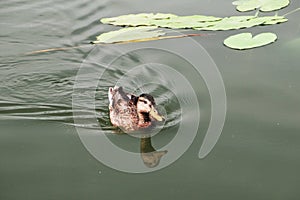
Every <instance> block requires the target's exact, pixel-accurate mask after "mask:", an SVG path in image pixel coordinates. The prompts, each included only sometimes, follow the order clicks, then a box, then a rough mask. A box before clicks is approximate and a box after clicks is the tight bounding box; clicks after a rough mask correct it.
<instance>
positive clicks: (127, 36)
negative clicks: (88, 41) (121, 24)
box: [93, 26, 164, 44]
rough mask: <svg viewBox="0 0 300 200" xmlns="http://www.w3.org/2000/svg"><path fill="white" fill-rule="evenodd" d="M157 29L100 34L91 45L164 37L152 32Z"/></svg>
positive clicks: (157, 31)
mask: <svg viewBox="0 0 300 200" xmlns="http://www.w3.org/2000/svg"><path fill="white" fill-rule="evenodd" d="M157 28H158V27H157V26H141V27H128V28H122V29H120V30H117V31H110V32H107V33H102V34H101V35H99V36H98V37H97V40H96V41H94V42H93V43H94V44H96V43H116V42H123V41H132V40H141V39H146V38H155V37H159V36H161V35H164V33H163V32H162V31H160V30H154V29H157Z"/></svg>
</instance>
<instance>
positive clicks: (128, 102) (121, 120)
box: [108, 87, 161, 132]
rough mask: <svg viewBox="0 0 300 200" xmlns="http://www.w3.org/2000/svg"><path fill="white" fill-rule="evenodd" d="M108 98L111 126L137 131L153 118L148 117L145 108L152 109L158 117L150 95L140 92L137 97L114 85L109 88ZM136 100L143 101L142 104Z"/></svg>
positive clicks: (127, 130)
mask: <svg viewBox="0 0 300 200" xmlns="http://www.w3.org/2000/svg"><path fill="white" fill-rule="evenodd" d="M108 99H109V116H110V121H111V123H112V124H113V126H117V127H119V128H121V129H122V130H123V131H124V132H133V131H137V130H139V129H141V128H147V127H149V126H150V125H151V123H152V121H153V118H152V117H150V114H149V113H150V110H147V108H149V109H151V111H152V110H154V112H155V113H156V114H157V116H158V117H160V116H159V114H158V113H157V111H156V109H155V108H154V106H155V102H154V99H153V97H152V96H151V95H148V94H142V95H140V96H139V97H137V96H135V95H133V94H128V93H125V92H124V90H123V88H122V87H114V88H109V91H108ZM138 101H139V102H144V104H143V103H140V104H138ZM138 105H140V106H138ZM143 105H145V106H143ZM147 106H148V107H147ZM155 116H156V115H155ZM157 116H156V117H157ZM159 121H161V120H159Z"/></svg>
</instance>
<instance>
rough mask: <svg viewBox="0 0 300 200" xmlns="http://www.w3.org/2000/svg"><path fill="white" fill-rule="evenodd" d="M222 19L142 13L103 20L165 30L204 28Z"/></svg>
mask: <svg viewBox="0 0 300 200" xmlns="http://www.w3.org/2000/svg"><path fill="white" fill-rule="evenodd" d="M221 19H222V18H219V17H214V16H205V15H191V16H177V15H173V14H164V13H157V14H153V13H141V14H130V15H121V16H118V17H111V18H103V19H101V22H102V23H104V24H112V25H117V26H159V27H164V28H193V27H202V26H203V24H204V23H206V22H212V21H217V20H221Z"/></svg>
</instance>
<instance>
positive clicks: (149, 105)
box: [136, 94, 164, 122]
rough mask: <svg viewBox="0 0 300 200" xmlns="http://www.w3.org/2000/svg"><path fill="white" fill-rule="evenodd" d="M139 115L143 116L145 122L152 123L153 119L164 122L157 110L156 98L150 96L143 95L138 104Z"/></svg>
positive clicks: (138, 99)
mask: <svg viewBox="0 0 300 200" xmlns="http://www.w3.org/2000/svg"><path fill="white" fill-rule="evenodd" d="M136 108H137V113H138V114H139V115H142V116H143V118H144V121H145V122H150V121H151V119H154V120H156V121H160V122H161V121H163V120H164V117H162V116H161V115H160V114H159V113H158V111H157V110H156V108H155V101H154V98H153V97H152V96H151V95H149V94H141V95H140V96H139V97H138V98H137V102H136Z"/></svg>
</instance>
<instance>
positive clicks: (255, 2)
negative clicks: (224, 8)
mask: <svg viewBox="0 0 300 200" xmlns="http://www.w3.org/2000/svg"><path fill="white" fill-rule="evenodd" d="M289 3H290V1H289V0H238V1H234V2H233V3H232V4H233V5H236V6H237V7H236V9H237V10H238V11H241V12H245V11H251V10H255V9H257V8H259V9H260V10H261V11H263V12H269V11H274V10H279V9H281V8H284V7H286V6H288V5H289Z"/></svg>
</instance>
